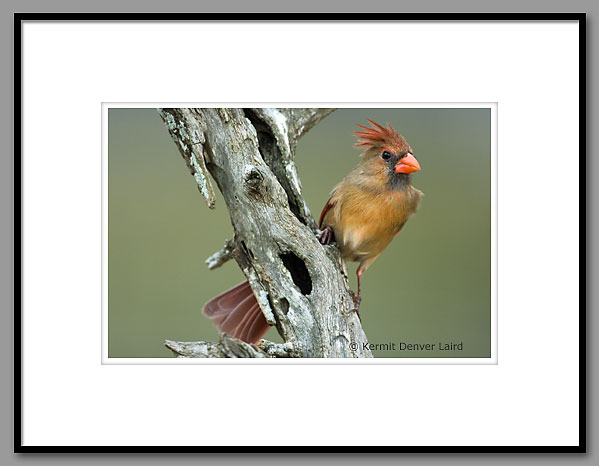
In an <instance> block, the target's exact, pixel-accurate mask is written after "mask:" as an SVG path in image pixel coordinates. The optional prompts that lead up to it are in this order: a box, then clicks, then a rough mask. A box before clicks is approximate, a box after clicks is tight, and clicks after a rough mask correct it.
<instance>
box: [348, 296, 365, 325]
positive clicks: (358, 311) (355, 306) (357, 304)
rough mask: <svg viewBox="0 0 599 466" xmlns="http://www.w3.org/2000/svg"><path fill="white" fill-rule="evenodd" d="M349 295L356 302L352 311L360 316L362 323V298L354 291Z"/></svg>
mask: <svg viewBox="0 0 599 466" xmlns="http://www.w3.org/2000/svg"><path fill="white" fill-rule="evenodd" d="M349 294H350V296H351V299H352V301H353V302H354V308H353V309H352V311H353V312H355V313H356V314H358V319H360V322H362V317H361V316H360V303H362V296H360V295H359V294H356V293H354V292H353V291H352V290H349Z"/></svg>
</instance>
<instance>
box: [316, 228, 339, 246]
mask: <svg viewBox="0 0 599 466" xmlns="http://www.w3.org/2000/svg"><path fill="white" fill-rule="evenodd" d="M334 239H335V233H334V232H333V229H332V228H331V227H326V228H325V229H324V230H322V231H321V232H320V233H319V234H318V241H319V242H320V244H322V245H324V246H328V245H329V244H331V243H332V242H333V240H334Z"/></svg>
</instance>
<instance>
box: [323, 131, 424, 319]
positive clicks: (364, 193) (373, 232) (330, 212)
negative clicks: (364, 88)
mask: <svg viewBox="0 0 599 466" xmlns="http://www.w3.org/2000/svg"><path fill="white" fill-rule="evenodd" d="M368 121H369V122H370V124H371V125H372V127H371V128H367V127H365V126H362V125H358V126H359V127H360V128H362V131H356V132H355V133H354V134H356V136H358V137H359V138H360V139H359V140H358V142H357V143H356V146H357V147H361V148H364V149H365V150H364V152H363V153H362V162H360V163H359V164H358V165H357V166H356V167H355V168H354V169H353V170H352V171H351V172H349V174H348V175H347V176H346V177H345V178H344V179H343V181H341V183H339V184H338V185H337V186H335V188H334V189H333V192H332V193H331V198H330V199H329V201H328V202H327V203H326V205H325V207H324V209H323V211H322V214H321V215H320V220H319V228H320V229H321V230H323V232H322V233H321V235H320V240H321V242H322V243H323V244H328V243H330V241H331V240H332V237H331V236H332V235H331V230H332V233H333V234H334V237H335V239H336V241H337V244H338V245H339V249H340V251H341V256H342V257H343V259H344V260H346V261H354V262H359V263H360V265H359V266H358V270H357V271H356V274H357V277H358V294H357V296H355V298H354V302H355V305H356V309H358V308H359V305H360V300H361V293H360V291H361V290H360V278H361V277H362V275H363V274H364V272H366V270H367V269H368V267H370V265H371V264H372V263H373V262H374V261H375V260H376V258H377V257H378V256H379V255H380V254H381V253H382V252H383V250H384V249H385V248H386V247H387V246H388V245H389V243H390V242H391V240H392V239H393V238H394V236H395V235H397V234H398V233H399V232H400V231H401V229H402V228H403V226H404V225H405V223H406V222H407V221H408V219H409V218H410V216H411V215H412V214H414V213H415V212H416V210H417V209H418V206H419V204H420V199H421V197H422V192H421V191H420V190H418V189H416V188H414V187H413V186H412V184H411V181H410V173H413V172H415V171H418V170H420V165H419V164H418V162H417V161H416V159H415V158H414V156H413V153H412V148H411V147H410V145H409V144H408V142H407V141H406V140H405V139H404V138H403V137H402V136H400V135H399V134H398V133H397V132H396V131H395V130H394V129H393V128H391V126H388V128H385V127H383V126H381V125H379V124H378V123H376V122H374V121H372V120H368Z"/></svg>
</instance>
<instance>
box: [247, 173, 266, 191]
mask: <svg viewBox="0 0 599 466" xmlns="http://www.w3.org/2000/svg"><path fill="white" fill-rule="evenodd" d="M243 179H244V181H245V184H246V186H247V188H248V190H249V191H250V192H253V193H259V192H260V191H261V190H262V186H263V183H262V182H263V181H264V175H262V173H261V172H260V170H258V169H257V168H256V167H249V168H246V170H245V173H244V176H243Z"/></svg>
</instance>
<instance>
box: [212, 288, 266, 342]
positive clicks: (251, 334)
mask: <svg viewBox="0 0 599 466" xmlns="http://www.w3.org/2000/svg"><path fill="white" fill-rule="evenodd" d="M202 311H203V312H204V314H205V315H206V316H207V317H209V318H210V319H212V321H213V323H214V325H215V326H216V328H218V329H219V330H220V331H221V332H223V333H227V334H229V335H231V336H233V337H235V338H238V339H239V340H243V341H245V342H247V343H256V342H257V341H258V340H260V339H261V338H262V337H263V336H264V335H265V334H266V332H267V331H268V329H269V328H270V325H268V323H267V322H266V318H265V317H264V314H262V311H261V310H260V306H259V305H258V301H256V297H255V296H254V293H253V292H252V289H251V288H250V284H249V283H248V282H247V281H246V282H243V283H240V284H239V285H237V286H236V287H234V288H231V289H230V290H228V291H225V292H224V293H222V294H220V295H218V296H217V297H215V298H212V299H211V300H210V301H208V302H207V303H206V304H204V308H203V309H202Z"/></svg>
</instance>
